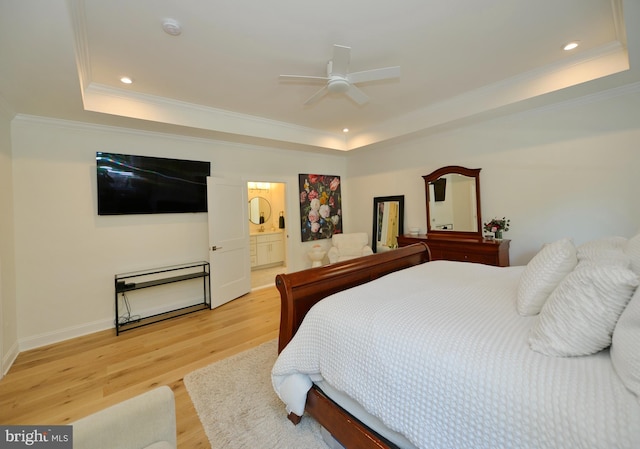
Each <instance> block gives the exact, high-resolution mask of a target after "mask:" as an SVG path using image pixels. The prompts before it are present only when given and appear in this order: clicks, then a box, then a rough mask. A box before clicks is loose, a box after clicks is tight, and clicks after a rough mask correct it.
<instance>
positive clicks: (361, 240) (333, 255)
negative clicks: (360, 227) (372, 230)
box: [327, 232, 373, 263]
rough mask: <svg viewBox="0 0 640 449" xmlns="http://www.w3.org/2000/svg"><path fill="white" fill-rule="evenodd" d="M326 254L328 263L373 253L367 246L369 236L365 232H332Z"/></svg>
mask: <svg viewBox="0 0 640 449" xmlns="http://www.w3.org/2000/svg"><path fill="white" fill-rule="evenodd" d="M331 244H332V245H333V246H332V247H331V248H329V252H328V253H327V256H328V257H329V262H330V263H335V262H340V261H343V260H348V259H354V258H356V257H362V256H368V255H369V254H373V250H372V249H371V247H370V246H369V236H368V235H367V233H366V232H353V233H349V234H334V235H333V237H331Z"/></svg>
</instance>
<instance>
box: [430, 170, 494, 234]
mask: <svg viewBox="0 0 640 449" xmlns="http://www.w3.org/2000/svg"><path fill="white" fill-rule="evenodd" d="M480 170H481V169H479V168H465V167H460V166H456V165H450V166H447V167H442V168H440V169H438V170H436V171H434V172H433V173H430V174H428V175H425V176H423V177H422V178H423V179H424V183H425V193H426V198H427V234H453V235H461V236H465V235H466V236H478V237H480V236H481V235H482V217H481V214H480Z"/></svg>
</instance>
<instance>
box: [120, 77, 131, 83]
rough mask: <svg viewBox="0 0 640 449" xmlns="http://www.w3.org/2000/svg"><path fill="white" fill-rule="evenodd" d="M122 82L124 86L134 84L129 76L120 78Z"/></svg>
mask: <svg viewBox="0 0 640 449" xmlns="http://www.w3.org/2000/svg"><path fill="white" fill-rule="evenodd" d="M120 82H121V83H123V84H131V83H133V80H132V79H131V78H129V77H128V76H123V77H122V78H120Z"/></svg>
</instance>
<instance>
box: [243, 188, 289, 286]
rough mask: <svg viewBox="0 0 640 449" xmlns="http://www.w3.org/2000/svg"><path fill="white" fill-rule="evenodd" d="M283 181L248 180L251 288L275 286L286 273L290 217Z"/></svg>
mask: <svg viewBox="0 0 640 449" xmlns="http://www.w3.org/2000/svg"><path fill="white" fill-rule="evenodd" d="M285 187H286V185H285V184H284V183H279V182H263V181H249V182H247V191H248V196H247V197H248V198H249V206H248V207H249V252H250V257H251V289H252V290H254V289H258V288H263V287H268V286H273V285H275V277H276V275H277V274H279V273H286V272H287V243H288V242H287V225H288V223H287V217H286V209H285V203H286V201H285V198H286V195H285V193H286V192H285Z"/></svg>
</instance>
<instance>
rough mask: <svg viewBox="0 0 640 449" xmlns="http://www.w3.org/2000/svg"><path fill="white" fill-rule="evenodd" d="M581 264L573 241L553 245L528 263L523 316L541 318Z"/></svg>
mask: <svg viewBox="0 0 640 449" xmlns="http://www.w3.org/2000/svg"><path fill="white" fill-rule="evenodd" d="M577 263H578V259H577V258H576V247H575V246H574V244H573V242H572V241H571V240H570V239H566V238H565V239H562V240H558V241H557V242H553V243H549V244H547V245H544V247H543V248H542V249H541V250H540V251H539V252H538V254H536V255H535V256H534V257H533V259H531V261H530V262H529V263H528V264H527V267H526V268H525V270H524V272H523V273H522V276H521V277H520V282H519V283H518V293H517V301H516V307H517V309H518V313H519V314H520V315H524V316H528V315H537V314H538V313H540V309H542V306H543V305H544V303H545V301H546V300H547V298H548V297H549V295H550V294H551V292H552V291H553V290H554V289H555V288H556V287H557V286H558V284H560V282H561V281H562V280H563V279H564V278H565V277H566V276H567V275H568V274H569V273H571V271H572V270H573V269H574V268H575V266H576V264H577Z"/></svg>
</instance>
